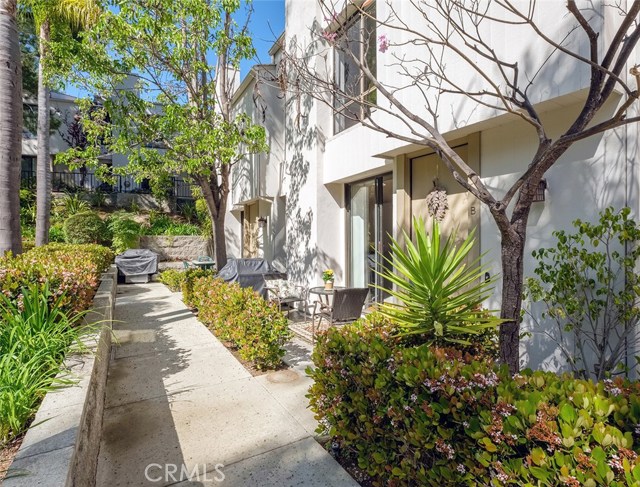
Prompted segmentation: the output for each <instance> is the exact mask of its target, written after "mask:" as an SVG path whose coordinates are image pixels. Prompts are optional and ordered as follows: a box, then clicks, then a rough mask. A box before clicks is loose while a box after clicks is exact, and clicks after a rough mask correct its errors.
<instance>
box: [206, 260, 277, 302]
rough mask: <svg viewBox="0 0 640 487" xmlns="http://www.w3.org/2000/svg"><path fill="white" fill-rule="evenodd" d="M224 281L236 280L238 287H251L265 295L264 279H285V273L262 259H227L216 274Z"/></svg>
mask: <svg viewBox="0 0 640 487" xmlns="http://www.w3.org/2000/svg"><path fill="white" fill-rule="evenodd" d="M216 277H219V278H220V279H223V280H224V281H226V282H237V283H238V284H240V287H251V288H253V290H254V291H256V292H257V293H258V294H260V295H262V296H263V297H266V294H267V292H266V290H265V286H264V279H265V277H266V278H267V279H269V278H271V279H286V278H287V275H286V274H285V273H284V272H282V271H281V270H280V269H278V268H277V267H276V266H274V265H273V264H272V263H271V262H268V261H266V260H264V259H229V260H228V261H227V265H225V266H224V267H223V268H222V269H220V271H219V272H218V275H217V276H216Z"/></svg>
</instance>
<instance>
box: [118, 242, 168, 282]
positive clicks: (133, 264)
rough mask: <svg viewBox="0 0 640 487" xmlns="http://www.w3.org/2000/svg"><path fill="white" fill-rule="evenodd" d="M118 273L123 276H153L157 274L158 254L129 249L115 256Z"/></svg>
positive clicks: (145, 250) (144, 250)
mask: <svg viewBox="0 0 640 487" xmlns="http://www.w3.org/2000/svg"><path fill="white" fill-rule="evenodd" d="M116 266H117V267H118V272H119V273H120V274H121V275H124V276H137V275H140V274H155V273H156V272H158V254H156V253H155V252H152V251H151V250H147V249H129V250H125V251H124V252H123V253H122V254H120V255H117V256H116Z"/></svg>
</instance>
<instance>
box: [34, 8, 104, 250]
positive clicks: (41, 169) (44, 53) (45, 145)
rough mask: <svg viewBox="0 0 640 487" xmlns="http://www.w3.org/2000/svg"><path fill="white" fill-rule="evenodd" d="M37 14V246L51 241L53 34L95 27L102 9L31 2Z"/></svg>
mask: <svg viewBox="0 0 640 487" xmlns="http://www.w3.org/2000/svg"><path fill="white" fill-rule="evenodd" d="M27 3H28V4H29V6H30V7H31V11H32V12H33V18H34V20H35V27H36V31H37V32H38V41H39V42H38V47H39V64H38V157H37V170H36V182H37V186H36V208H37V216H36V245H44V244H46V243H47V242H48V241H49V226H50V222H49V218H50V214H51V156H50V152H51V151H50V148H49V146H50V144H49V140H50V132H51V122H50V120H51V118H50V111H51V103H50V100H49V80H48V77H49V76H50V75H51V74H52V71H53V65H52V66H50V65H49V58H50V43H51V40H52V35H53V36H55V35H56V34H57V35H59V36H64V37H66V36H72V35H73V34H75V33H76V32H77V31H78V30H80V29H83V28H86V27H88V26H90V25H92V24H94V23H95V22H96V21H97V19H98V16H99V14H100V9H99V7H98V5H97V3H96V2H95V1H94V0H27Z"/></svg>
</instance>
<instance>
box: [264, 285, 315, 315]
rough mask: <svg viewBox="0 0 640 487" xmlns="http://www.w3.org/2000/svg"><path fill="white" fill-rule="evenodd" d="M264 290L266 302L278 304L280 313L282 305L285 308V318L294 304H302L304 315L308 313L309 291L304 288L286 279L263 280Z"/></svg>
mask: <svg viewBox="0 0 640 487" xmlns="http://www.w3.org/2000/svg"><path fill="white" fill-rule="evenodd" d="M264 284H265V290H266V292H267V300H268V301H273V302H275V303H278V309H280V311H282V307H283V305H284V306H286V311H287V316H289V311H291V308H292V307H293V305H294V304H295V303H303V304H304V315H305V316H307V313H308V302H309V291H308V290H307V289H306V288H305V287H304V286H299V285H297V284H293V283H292V282H290V281H288V280H286V279H268V278H265V280H264Z"/></svg>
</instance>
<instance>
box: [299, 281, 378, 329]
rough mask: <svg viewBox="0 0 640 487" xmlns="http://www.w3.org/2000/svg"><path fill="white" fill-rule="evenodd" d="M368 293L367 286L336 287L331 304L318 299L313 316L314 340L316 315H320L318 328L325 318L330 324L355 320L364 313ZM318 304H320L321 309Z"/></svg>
mask: <svg viewBox="0 0 640 487" xmlns="http://www.w3.org/2000/svg"><path fill="white" fill-rule="evenodd" d="M367 294H369V289H367V288H365V287H363V288H360V287H353V288H345V289H335V290H334V291H333V302H332V303H331V304H330V305H326V304H323V303H320V302H319V301H316V302H315V304H314V306H313V316H312V317H311V338H312V340H313V339H314V338H315V330H316V317H318V328H319V327H320V323H321V322H322V320H323V319H326V320H327V321H328V322H329V326H332V325H337V324H344V323H350V322H352V321H355V320H357V319H358V318H360V316H361V315H362V309H363V308H364V302H365V301H366V299H367ZM318 305H320V308H319V309H318Z"/></svg>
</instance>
